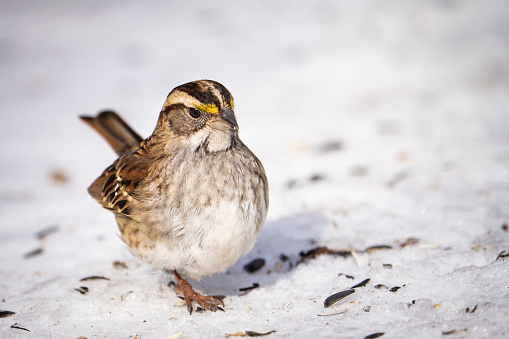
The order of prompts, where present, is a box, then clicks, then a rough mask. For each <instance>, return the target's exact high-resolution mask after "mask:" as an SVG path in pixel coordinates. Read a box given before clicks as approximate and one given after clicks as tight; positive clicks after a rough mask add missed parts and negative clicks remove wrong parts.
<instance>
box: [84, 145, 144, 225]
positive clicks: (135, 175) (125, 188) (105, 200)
mask: <svg viewBox="0 0 509 339" xmlns="http://www.w3.org/2000/svg"><path fill="white" fill-rule="evenodd" d="M151 163H152V162H151V161H150V159H147V158H145V157H142V156H140V155H139V153H138V151H131V152H129V153H127V154H124V155H123V156H121V157H120V158H118V159H117V160H116V161H115V162H114V163H113V164H112V165H111V166H110V167H108V168H107V169H105V170H104V172H103V173H102V175H101V176H100V177H99V178H97V179H96V180H95V181H94V182H93V183H92V185H90V187H89V188H88V192H89V193H90V195H91V196H92V197H93V198H94V199H95V200H97V201H98V202H99V203H100V204H101V205H102V206H103V207H104V208H106V209H108V210H110V211H112V212H114V213H115V214H121V215H123V216H126V217H129V218H130V215H131V211H132V206H133V205H134V204H136V202H137V201H136V198H135V196H133V193H134V191H135V189H136V187H137V186H138V184H139V183H140V182H141V181H143V180H144V179H145V178H146V176H147V172H148V169H149V167H150V164H151Z"/></svg>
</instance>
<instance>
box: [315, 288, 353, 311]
mask: <svg viewBox="0 0 509 339" xmlns="http://www.w3.org/2000/svg"><path fill="white" fill-rule="evenodd" d="M353 293H355V290H353V289H350V290H346V291H341V292H338V293H335V294H333V295H331V296H329V297H328V298H327V299H325V301H324V302H323V307H325V308H329V307H331V306H332V305H334V304H336V303H337V302H338V301H341V300H343V299H345V298H346V297H348V296H349V295H350V294H353Z"/></svg>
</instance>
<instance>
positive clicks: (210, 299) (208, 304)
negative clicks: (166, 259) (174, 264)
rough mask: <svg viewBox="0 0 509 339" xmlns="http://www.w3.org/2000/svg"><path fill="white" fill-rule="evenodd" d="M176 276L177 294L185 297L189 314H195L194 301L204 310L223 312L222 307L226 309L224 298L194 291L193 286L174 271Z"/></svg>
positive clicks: (175, 288)
mask: <svg viewBox="0 0 509 339" xmlns="http://www.w3.org/2000/svg"><path fill="white" fill-rule="evenodd" d="M173 274H174V275H175V280H176V282H175V287H174V290H175V293H177V294H178V295H181V296H183V297H184V301H185V302H186V305H187V310H188V311H189V314H192V313H193V301H194V302H196V303H197V304H198V305H200V306H201V307H202V308H203V309H205V310H208V311H213V312H215V311H217V310H220V311H223V312H224V309H223V308H221V307H220V305H221V306H223V307H224V302H223V299H224V298H225V297H224V296H221V295H201V294H199V293H197V292H195V290H194V289H193V287H192V286H191V284H189V283H188V282H187V281H186V280H185V279H184V278H182V277H181V276H180V274H178V273H177V271H173Z"/></svg>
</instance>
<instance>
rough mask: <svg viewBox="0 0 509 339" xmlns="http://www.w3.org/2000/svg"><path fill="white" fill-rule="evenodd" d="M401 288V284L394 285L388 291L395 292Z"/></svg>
mask: <svg viewBox="0 0 509 339" xmlns="http://www.w3.org/2000/svg"><path fill="white" fill-rule="evenodd" d="M400 288H401V286H394V287H392V288H391V289H390V290H389V291H391V292H396V291H397V290H399V289H400Z"/></svg>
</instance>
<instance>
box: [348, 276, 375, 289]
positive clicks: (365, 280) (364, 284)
mask: <svg viewBox="0 0 509 339" xmlns="http://www.w3.org/2000/svg"><path fill="white" fill-rule="evenodd" d="M370 280H371V279H369V278H368V279H364V280H363V281H361V282H360V283H358V284H357V285H354V286H352V287H350V288H351V289H352V290H353V289H355V288H358V287H364V286H366V284H367V283H368V282H369V281H370Z"/></svg>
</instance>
